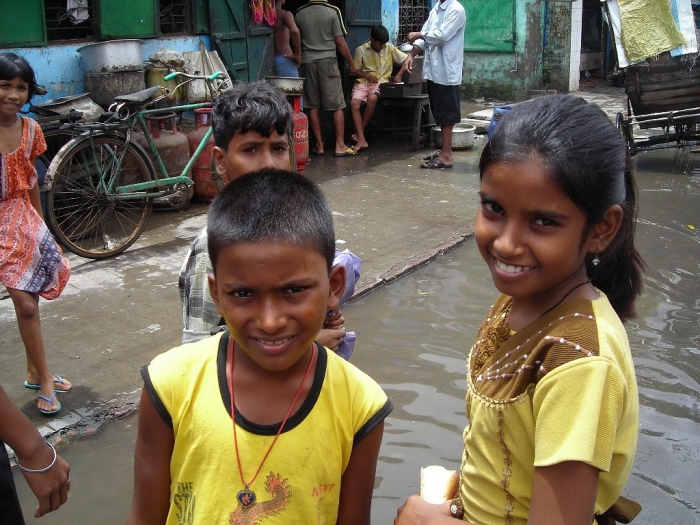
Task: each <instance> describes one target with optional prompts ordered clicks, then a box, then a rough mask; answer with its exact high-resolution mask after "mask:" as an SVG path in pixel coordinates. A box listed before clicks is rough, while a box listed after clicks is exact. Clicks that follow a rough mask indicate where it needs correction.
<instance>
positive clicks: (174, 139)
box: [132, 113, 190, 176]
mask: <svg viewBox="0 0 700 525" xmlns="http://www.w3.org/2000/svg"><path fill="white" fill-rule="evenodd" d="M146 124H147V125H148V131H149V132H150V134H151V138H152V139H153V144H154V145H155V147H156V149H157V150H158V154H159V155H160V158H161V160H162V161H163V165H164V166H165V171H167V172H168V175H171V176H172V175H180V173H181V172H182V170H183V168H184V167H185V166H186V165H187V162H188V161H189V160H190V147H189V144H188V142H187V135H185V134H184V133H182V132H181V131H179V129H178V127H177V121H176V115H175V113H162V114H159V115H148V116H147V117H146ZM132 140H134V141H135V142H138V143H139V145H141V146H142V147H143V149H145V150H146V151H147V152H148V154H149V155H150V156H151V160H152V161H153V165H154V166H156V171H158V166H157V164H156V162H155V158H154V157H153V155H152V154H151V149H150V147H149V146H148V141H147V140H146V137H144V136H143V135H142V134H141V133H132Z"/></svg>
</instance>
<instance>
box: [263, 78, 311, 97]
mask: <svg viewBox="0 0 700 525" xmlns="http://www.w3.org/2000/svg"><path fill="white" fill-rule="evenodd" d="M265 78H266V79H267V80H269V81H270V82H272V84H273V85H274V86H275V87H277V88H279V89H281V90H282V91H284V92H285V93H286V94H287V95H301V92H302V90H303V89H304V80H306V79H305V78H304V77H265Z"/></svg>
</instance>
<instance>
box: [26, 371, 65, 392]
mask: <svg viewBox="0 0 700 525" xmlns="http://www.w3.org/2000/svg"><path fill="white" fill-rule="evenodd" d="M24 388H28V389H30V390H40V389H41V385H40V384H39V383H30V382H29V381H27V380H26V379H25V380H24ZM71 388H73V386H72V385H70V384H69V383H68V381H66V380H65V379H63V378H62V377H61V376H59V375H58V374H54V375H53V391H54V392H58V393H59V394H65V393H66V392H70V390H71Z"/></svg>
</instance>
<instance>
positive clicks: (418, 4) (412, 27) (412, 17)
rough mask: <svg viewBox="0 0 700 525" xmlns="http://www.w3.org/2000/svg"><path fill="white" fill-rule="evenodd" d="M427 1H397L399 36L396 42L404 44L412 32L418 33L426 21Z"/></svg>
mask: <svg viewBox="0 0 700 525" xmlns="http://www.w3.org/2000/svg"><path fill="white" fill-rule="evenodd" d="M426 4H427V0H399V34H398V36H397V40H396V41H397V42H398V43H402V42H405V41H406V39H407V38H408V34H409V33H410V32H412V31H420V30H421V28H422V27H423V24H424V23H425V21H426V20H427V19H428V6H427V5H426Z"/></svg>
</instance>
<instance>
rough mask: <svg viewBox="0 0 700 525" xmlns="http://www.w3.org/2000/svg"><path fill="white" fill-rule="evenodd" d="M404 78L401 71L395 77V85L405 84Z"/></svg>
mask: <svg viewBox="0 0 700 525" xmlns="http://www.w3.org/2000/svg"><path fill="white" fill-rule="evenodd" d="M402 77H403V73H402V72H401V71H399V72H398V73H397V74H396V76H395V77H394V83H395V84H400V83H401V82H403V78H402Z"/></svg>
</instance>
